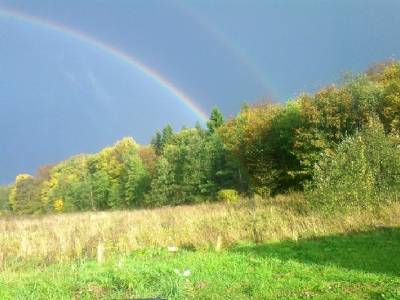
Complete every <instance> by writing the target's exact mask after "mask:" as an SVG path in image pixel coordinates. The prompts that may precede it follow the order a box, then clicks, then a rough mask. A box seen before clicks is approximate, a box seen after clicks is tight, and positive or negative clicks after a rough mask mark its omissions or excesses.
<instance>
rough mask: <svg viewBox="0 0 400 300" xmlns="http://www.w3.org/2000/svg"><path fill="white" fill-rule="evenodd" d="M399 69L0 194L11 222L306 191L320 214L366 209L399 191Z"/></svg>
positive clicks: (159, 136)
mask: <svg viewBox="0 0 400 300" xmlns="http://www.w3.org/2000/svg"><path fill="white" fill-rule="evenodd" d="M399 146H400V63H399V62H397V61H389V62H383V63H378V64H375V65H373V66H372V67H370V68H369V69H368V70H367V71H366V72H364V73H362V74H357V75H347V76H345V77H344V78H343V79H342V81H341V82H340V84H332V85H329V86H326V87H324V88H321V89H320V90H318V91H317V92H315V93H314V94H300V95H299V96H297V97H296V98H294V99H291V100H289V101H288V102H286V103H270V102H263V103H260V104H257V105H248V104H243V105H242V108H241V110H240V112H239V113H238V114H237V115H236V116H235V117H233V118H230V119H227V120H225V118H224V116H223V115H222V113H221V112H220V110H219V109H218V108H214V109H213V110H212V112H211V115H210V118H209V120H208V121H207V123H206V127H205V128H204V127H202V126H201V125H200V124H196V126H195V127H194V128H182V129H181V130H180V131H174V130H173V128H172V127H171V126H170V125H167V126H166V127H165V128H164V129H162V130H161V131H158V132H156V133H155V135H154V137H153V138H152V140H151V143H150V145H138V144H137V143H136V142H135V140H134V139H133V138H131V137H127V138H123V139H122V140H120V141H117V142H116V143H115V145H113V146H110V147H106V148H104V149H102V150H101V151H100V152H98V153H95V154H80V155H77V156H74V157H72V158H69V159H66V160H65V161H62V162H60V163H57V164H54V165H48V166H43V167H41V168H39V170H38V171H37V172H36V174H34V175H29V174H20V175H18V176H17V177H16V179H15V182H14V183H13V184H11V185H8V186H2V187H1V188H0V210H1V211H2V212H4V213H13V214H41V213H56V212H57V213H59V212H73V211H89V210H90V211H93V210H109V209H128V208H141V207H159V206H176V205H181V204H190V203H200V202H212V201H227V202H235V201H237V200H238V199H239V198H242V199H247V198H248V199H250V198H251V197H253V196H254V195H258V196H260V197H262V198H268V197H270V196H274V195H278V194H285V193H288V192H293V191H299V192H304V196H305V199H306V200H307V202H308V203H309V204H310V206H311V207H317V208H320V209H323V210H327V211H331V210H346V209H349V208H366V207H367V208H368V207H374V206H376V205H381V204H386V203H390V202H393V201H397V200H398V195H399V192H400V173H399V171H398V170H400V150H399Z"/></svg>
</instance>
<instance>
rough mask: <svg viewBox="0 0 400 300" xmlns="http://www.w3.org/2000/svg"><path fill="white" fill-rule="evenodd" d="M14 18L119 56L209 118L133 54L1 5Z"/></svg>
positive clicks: (4, 13) (1, 13)
mask: <svg viewBox="0 0 400 300" xmlns="http://www.w3.org/2000/svg"><path fill="white" fill-rule="evenodd" d="M1 16H3V17H8V18H13V19H16V20H18V21H21V22H27V23H30V24H32V25H36V26H40V27H44V28H47V29H51V30H54V31H56V32H59V33H62V34H66V35H69V36H71V37H73V38H75V39H77V40H79V41H81V42H84V43H87V44H90V45H92V46H94V47H96V48H98V49H100V50H102V51H104V52H106V53H109V54H110V55H113V56H115V57H117V58H118V59H120V60H122V61H124V62H126V63H127V64H129V65H131V66H132V67H134V68H135V69H137V70H139V71H140V72H142V73H143V74H145V75H146V76H148V77H150V78H152V79H153V80H154V81H155V82H157V84H158V85H160V86H161V87H163V88H165V89H166V90H168V91H169V92H170V93H171V94H172V95H174V96H175V97H176V98H177V99H178V100H179V101H180V102H182V103H183V104H184V105H186V106H187V107H188V108H189V109H190V110H191V111H192V112H193V113H194V114H195V115H196V116H197V117H199V118H200V119H201V120H202V121H205V120H207V119H208V116H207V115H208V114H207V113H206V112H205V111H204V110H203V109H202V108H201V107H200V106H199V105H198V104H197V103H196V101H194V100H193V99H192V98H190V97H189V96H188V95H186V94H185V93H184V92H183V91H182V90H180V89H179V88H178V87H177V86H176V85H174V84H173V83H172V82H171V81H169V80H168V79H167V78H165V77H164V76H162V75H161V74H160V73H159V72H157V71H156V70H154V69H152V68H151V67H149V66H147V65H145V64H144V63H142V62H141V61H140V60H138V59H137V58H136V57H134V56H133V55H132V54H127V53H126V52H124V51H122V50H120V49H117V48H115V47H113V46H111V45H109V44H107V43H105V42H103V41H100V40H98V39H96V38H94V37H92V36H89V35H87V34H85V33H83V32H80V31H77V30H76V29H73V28H70V27H65V26H64V25H61V24H58V23H55V22H53V21H49V20H45V19H42V18H39V17H36V16H31V15H27V14H24V13H21V12H19V11H15V10H13V9H9V8H4V7H0V17H1Z"/></svg>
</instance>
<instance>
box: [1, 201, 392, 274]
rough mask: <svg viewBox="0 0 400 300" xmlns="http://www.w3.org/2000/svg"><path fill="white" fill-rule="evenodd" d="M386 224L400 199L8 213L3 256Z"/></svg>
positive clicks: (258, 238)
mask: <svg viewBox="0 0 400 300" xmlns="http://www.w3.org/2000/svg"><path fill="white" fill-rule="evenodd" d="M379 226H391V227H394V226H400V205H399V204H394V205H392V206H390V207H386V208H382V209H379V210H374V211H363V212H354V213H352V214H348V215H334V214H332V215H330V216H329V217H325V216H322V215H320V214H318V213H315V212H310V211H309V212H307V209H306V206H305V204H304V202H303V200H302V197H301V195H298V194H293V195H291V196H286V197H278V198H275V199H272V200H260V201H250V202H249V201H248V202H245V203H242V204H238V205H227V204H221V203H214V204H200V205H194V206H181V207H170V208H168V207H167V208H160V209H152V210H135V211H114V212H90V213H76V214H61V215H48V216H22V217H14V216H10V217H7V216H6V217H2V218H1V219H0V253H1V255H0V262H1V266H2V267H6V266H7V265H9V264H14V263H15V262H16V261H30V262H34V263H38V264H48V263H54V262H65V261H71V260H76V259H90V258H95V257H96V255H97V250H98V248H99V246H100V247H101V248H104V253H105V257H108V256H112V255H113V254H124V253H130V252H131V251H133V250H138V249H145V248H149V247H164V248H165V247H167V246H177V247H180V248H185V249H210V248H211V249H214V248H215V247H221V248H229V247H231V246H234V245H236V244H238V243H249V242H255V243H262V242H271V241H283V240H292V241H296V240H300V239H305V238H313V237H321V236H326V235H334V234H345V233H349V232H354V231H366V230H373V229H375V228H376V227H379Z"/></svg>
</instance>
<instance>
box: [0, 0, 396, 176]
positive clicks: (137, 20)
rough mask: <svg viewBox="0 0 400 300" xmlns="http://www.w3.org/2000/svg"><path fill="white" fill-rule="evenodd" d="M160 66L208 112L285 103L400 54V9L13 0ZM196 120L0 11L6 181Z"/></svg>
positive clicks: (89, 55)
mask: <svg viewBox="0 0 400 300" xmlns="http://www.w3.org/2000/svg"><path fill="white" fill-rule="evenodd" d="M1 7H3V8H8V9H13V10H16V11H19V12H21V13H23V14H26V15H30V16H34V17H38V18H41V19H44V20H48V21H50V22H56V23H58V24H61V25H63V26H65V27H67V28H72V29H74V30H77V31H79V32H82V33H84V34H86V35H88V36H91V37H93V38H95V39H97V40H100V41H102V42H104V43H106V44H108V45H110V46H112V47H114V48H117V49H120V50H121V51H124V52H125V53H128V54H132V55H134V56H135V57H137V58H138V59H139V60H140V61H141V62H142V63H144V64H146V65H148V66H149V67H151V68H152V69H155V70H157V72H159V73H160V74H162V75H163V76H164V77H165V78H168V80H169V81H170V82H172V83H173V84H175V85H176V86H178V87H179V88H180V89H181V90H182V91H183V92H185V93H186V94H187V95H189V96H190V97H191V98H192V99H195V100H196V101H197V103H198V105H199V106H201V107H202V108H203V109H204V110H205V111H207V112H208V111H210V109H211V108H212V107H213V106H215V105H217V106H219V107H220V108H221V109H222V111H223V112H224V114H225V115H226V116H232V115H234V114H235V113H236V112H237V111H238V110H239V107H240V105H241V103H242V102H243V101H244V100H247V101H248V102H250V103H251V102H257V101H260V100H261V99H265V98H272V99H273V100H275V101H286V100H287V99H289V98H291V97H294V96H295V95H297V94H298V93H300V92H302V91H309V92H312V91H314V90H315V89H317V88H319V87H321V86H322V85H325V84H327V83H331V82H333V81H338V80H339V79H340V78H341V76H342V74H343V72H345V71H353V72H359V71H362V70H365V69H366V68H367V67H368V66H369V65H370V64H371V63H373V62H377V61H380V60H385V59H389V58H395V59H396V58H399V55H400V38H399V37H400V16H399V11H400V1H397V0H393V1H389V0H387V1H385V0H375V1H368V0H359V1H351V0H343V1H339V0H335V1H322V0H321V1H294V0H293V1H283V0H279V1H278V0H276V1H267V0H260V1H248V0H246V1H245V0H243V1H234V0H229V1H215V0H212V1H211V0H210V1H205V0H204V1H161V0H160V1H152V0H141V1H129V0H127V1H123V0H119V1H100V0H97V1H89V0H87V1H80V0H79V1H78V0H68V1H61V0H57V1H56V0H53V1H46V0H41V1H26V0H24V1H18V0H13V1H4V0H0V11H1ZM197 119H198V117H197V116H196V115H195V114H194V113H193V112H192V111H191V110H190V109H188V108H187V107H186V106H184V105H183V104H182V103H181V102H180V101H179V100H177V98H176V97H175V96H174V95H172V94H171V93H170V92H169V91H168V90H166V89H165V88H163V87H162V86H160V85H159V84H158V83H157V82H156V81H154V80H152V79H151V78H149V77H148V76H145V75H144V74H143V73H142V72H140V71H139V70H137V69H135V68H134V67H132V66H131V65H129V64H127V63H125V62H124V61H122V60H120V59H119V58H118V57H115V56H113V55H110V54H109V53H106V52H104V51H102V50H101V49H98V48H96V47H94V46H93V45H90V44H88V43H85V42H82V40H79V39H76V38H74V37H73V36H70V35H66V34H62V33H60V32H58V31H54V30H51V29H49V28H47V29H46V28H43V27H40V26H37V25H34V24H32V23H29V22H22V21H21V20H17V19H15V18H9V17H6V16H4V15H2V14H1V13H0V129H1V135H2V137H1V139H0V183H6V182H10V181H12V179H13V178H14V176H15V175H16V174H17V173H21V172H31V173H32V172H34V170H35V169H36V168H37V167H39V166H40V165H43V164H45V163H53V162H57V161H59V160H62V159H64V158H66V157H68V156H70V155H73V154H77V153H81V152H95V151H98V150H99V149H101V148H102V147H104V146H106V145H110V144H113V143H114V142H115V141H116V140H117V139H119V138H121V137H123V136H126V135H130V136H133V137H134V138H135V139H136V140H137V141H138V142H139V143H148V142H149V140H150V138H151V136H152V134H153V133H154V132H155V130H156V129H158V128H162V127H163V126H164V125H165V124H166V123H171V124H172V125H173V126H174V128H175V129H179V128H180V127H181V126H182V125H189V126H192V125H193V124H194V123H195V122H196V120H197Z"/></svg>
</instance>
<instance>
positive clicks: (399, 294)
mask: <svg viewBox="0 0 400 300" xmlns="http://www.w3.org/2000/svg"><path fill="white" fill-rule="evenodd" d="M184 270H189V271H190V274H186V275H188V276H185V275H184V274H183V273H184ZM186 273H188V272H186ZM141 297H142V298H144V297H160V298H165V299H187V298H189V299H190V298H194V299H249V298H251V299H305V298H313V299H400V228H390V229H377V230H375V231H369V232H363V233H354V234H350V235H338V236H328V237H324V238H319V239H312V240H299V241H297V242H294V241H284V242H279V243H270V244H262V245H240V246H237V247H235V248H232V249H228V250H224V251H221V252H215V251H190V250H179V251H178V252H177V253H170V252H168V251H167V250H164V249H158V250H157V249H152V250H150V249H149V250H146V251H137V252H133V253H132V254H130V255H129V256H123V257H117V256H114V257H111V258H109V259H107V261H106V262H105V263H104V264H102V265H99V264H98V263H97V262H95V261H84V262H83V261H80V262H75V263H72V264H71V263H70V264H55V265H51V266H42V267H40V266H39V267H38V266H34V265H26V264H24V265H21V264H19V265H17V264H14V265H8V266H7V267H6V268H5V270H4V271H3V272H2V273H1V275H0V299H70V298H76V299H134V298H141Z"/></svg>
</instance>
